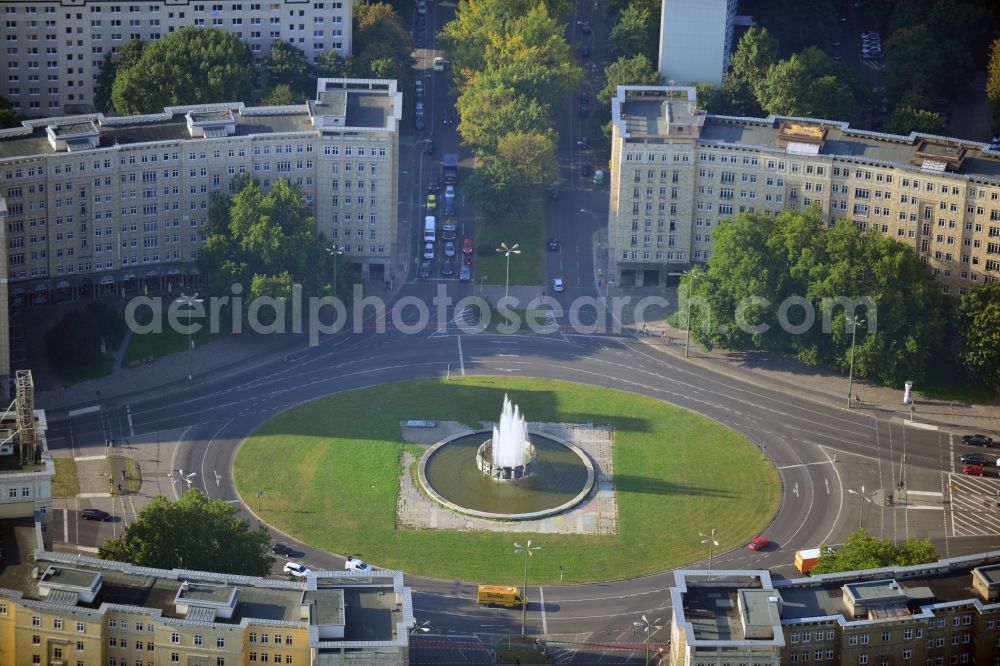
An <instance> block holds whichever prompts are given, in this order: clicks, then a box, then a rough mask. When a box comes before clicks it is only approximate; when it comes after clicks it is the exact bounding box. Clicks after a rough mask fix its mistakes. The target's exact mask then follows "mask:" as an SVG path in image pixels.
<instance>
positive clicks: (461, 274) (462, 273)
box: [458, 264, 472, 282]
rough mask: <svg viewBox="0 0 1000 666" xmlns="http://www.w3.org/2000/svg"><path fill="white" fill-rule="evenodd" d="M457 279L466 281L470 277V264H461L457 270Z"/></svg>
mask: <svg viewBox="0 0 1000 666" xmlns="http://www.w3.org/2000/svg"><path fill="white" fill-rule="evenodd" d="M458 279H459V280H461V281H462V282H468V281H469V280H471V279H472V266H470V265H469V264H462V268H461V269H459V271H458Z"/></svg>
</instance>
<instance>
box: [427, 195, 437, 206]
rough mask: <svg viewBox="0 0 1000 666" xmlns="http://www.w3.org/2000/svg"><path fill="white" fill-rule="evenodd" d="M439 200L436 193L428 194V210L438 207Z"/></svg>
mask: <svg viewBox="0 0 1000 666" xmlns="http://www.w3.org/2000/svg"><path fill="white" fill-rule="evenodd" d="M437 205H438V200H437V195H436V194H428V195H427V210H434V209H435V208H437Z"/></svg>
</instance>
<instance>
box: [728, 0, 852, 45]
mask: <svg viewBox="0 0 1000 666" xmlns="http://www.w3.org/2000/svg"><path fill="white" fill-rule="evenodd" d="M740 4H741V10H742V12H745V13H747V14H751V15H753V16H755V17H756V18H757V21H758V23H759V24H760V25H766V26H768V28H769V29H770V31H771V34H772V35H773V36H774V38H775V39H777V40H778V43H779V44H781V50H782V53H783V54H784V55H786V56H789V55H791V54H792V53H798V52H800V51H802V50H804V49H806V48H809V47H811V46H818V47H820V48H821V49H824V50H829V47H830V45H831V44H832V43H833V42H834V41H836V40H838V39H841V40H842V41H846V39H843V36H841V35H840V28H839V26H840V21H838V20H837V17H838V12H837V8H836V7H835V6H834V3H833V0H813V1H812V2H801V1H800V0H758V1H757V2H756V3H753V6H748V7H743V6H742V5H743V4H744V3H740ZM817 26H823V29H820V30H818V29H817Z"/></svg>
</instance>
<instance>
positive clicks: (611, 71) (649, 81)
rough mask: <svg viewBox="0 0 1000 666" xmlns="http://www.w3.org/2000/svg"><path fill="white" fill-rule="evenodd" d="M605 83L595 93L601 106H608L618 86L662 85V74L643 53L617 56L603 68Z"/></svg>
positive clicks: (616, 92)
mask: <svg viewBox="0 0 1000 666" xmlns="http://www.w3.org/2000/svg"><path fill="white" fill-rule="evenodd" d="M604 75H605V78H606V79H607V84H606V85H605V86H604V87H603V88H602V89H601V91H600V92H598V93H597V101H598V102H600V106H602V107H610V105H611V100H612V99H614V96H615V95H617V94H618V86H662V85H663V75H662V74H660V73H659V72H658V71H656V68H655V67H653V63H652V62H651V61H650V59H649V58H647V57H646V56H644V55H637V56H633V57H631V58H619V59H618V60H615V61H614V62H613V63H611V64H610V65H608V67H607V68H606V69H605V70H604Z"/></svg>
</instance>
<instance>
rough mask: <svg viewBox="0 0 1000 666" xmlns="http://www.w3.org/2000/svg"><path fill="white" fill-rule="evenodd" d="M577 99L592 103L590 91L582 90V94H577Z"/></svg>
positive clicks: (581, 102)
mask: <svg viewBox="0 0 1000 666" xmlns="http://www.w3.org/2000/svg"><path fill="white" fill-rule="evenodd" d="M576 100H577V101H578V102H580V104H590V93H589V92H587V91H586V90H581V91H580V94H579V95H577V97H576ZM584 143H586V141H584Z"/></svg>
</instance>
